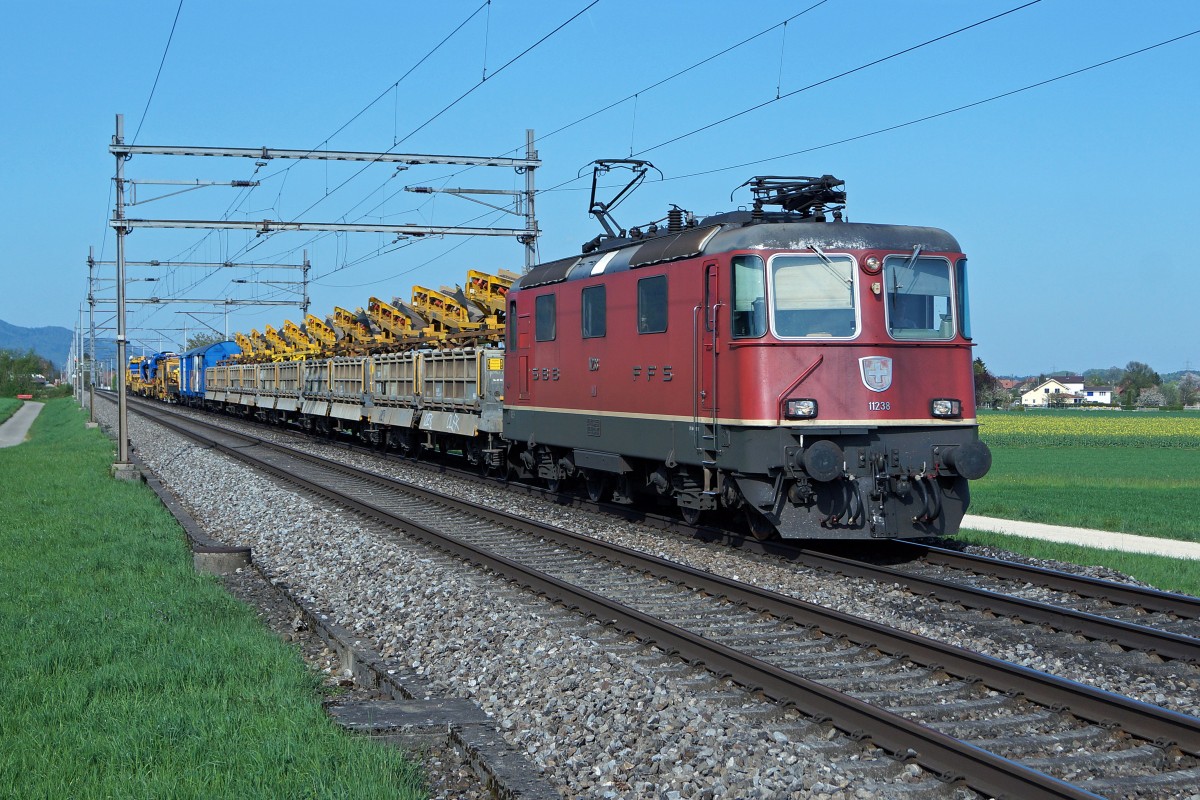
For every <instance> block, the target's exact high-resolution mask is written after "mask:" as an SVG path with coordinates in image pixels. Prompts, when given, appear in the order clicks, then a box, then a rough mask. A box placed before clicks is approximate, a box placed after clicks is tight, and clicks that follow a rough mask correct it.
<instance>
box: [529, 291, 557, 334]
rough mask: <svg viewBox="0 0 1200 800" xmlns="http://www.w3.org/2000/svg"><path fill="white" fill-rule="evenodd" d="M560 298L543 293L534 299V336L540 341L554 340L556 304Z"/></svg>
mask: <svg viewBox="0 0 1200 800" xmlns="http://www.w3.org/2000/svg"><path fill="white" fill-rule="evenodd" d="M557 299H558V298H557V297H555V296H554V295H552V294H542V295H538V296H537V297H535V298H534V301H533V316H534V322H533V338H534V339H536V340H537V341H539V342H552V341H554V337H555V306H556V300H557Z"/></svg>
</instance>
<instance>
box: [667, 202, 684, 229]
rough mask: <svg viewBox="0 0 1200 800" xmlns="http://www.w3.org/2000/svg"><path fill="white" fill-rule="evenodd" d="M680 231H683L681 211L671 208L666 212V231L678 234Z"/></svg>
mask: <svg viewBox="0 0 1200 800" xmlns="http://www.w3.org/2000/svg"><path fill="white" fill-rule="evenodd" d="M681 230H683V209H682V208H678V207H674V206H673V207H672V208H671V210H670V211H668V212H667V231H668V232H670V233H678V232H679V231H681Z"/></svg>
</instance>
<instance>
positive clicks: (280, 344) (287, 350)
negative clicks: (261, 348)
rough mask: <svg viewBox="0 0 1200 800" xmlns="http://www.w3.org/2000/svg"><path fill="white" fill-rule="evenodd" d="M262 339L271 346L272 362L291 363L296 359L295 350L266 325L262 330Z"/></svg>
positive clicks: (277, 332)
mask: <svg viewBox="0 0 1200 800" xmlns="http://www.w3.org/2000/svg"><path fill="white" fill-rule="evenodd" d="M263 338H264V339H266V340H267V342H268V343H270V345H271V360H272V361H291V360H292V359H294V358H295V357H296V355H295V348H293V347H292V345H291V343H290V342H288V341H287V340H286V339H284V338H283V336H281V335H280V334H279V331H277V330H275V329H274V328H272V327H271V326H270V325H267V326H265V327H264V328H263Z"/></svg>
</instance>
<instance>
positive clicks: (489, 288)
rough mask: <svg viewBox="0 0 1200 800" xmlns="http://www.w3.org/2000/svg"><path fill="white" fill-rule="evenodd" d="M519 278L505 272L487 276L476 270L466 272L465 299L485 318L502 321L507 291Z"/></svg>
mask: <svg viewBox="0 0 1200 800" xmlns="http://www.w3.org/2000/svg"><path fill="white" fill-rule="evenodd" d="M519 277H520V276H519V275H517V274H515V273H512V272H509V271H507V270H503V269H502V270H500V274H499V275H488V274H487V273H486V272H479V271H478V270H473V269H472V270H468V271H467V292H466V294H467V299H469V300H470V301H471V302H472V303H474V304H475V306H476V307H477V308H478V309H479V310H480V311H482V312H483V313H484V314H485V315H486V316H491V317H496V318H497V319H504V310H505V308H504V303H505V298H506V297H507V295H508V290H509V289H510V288H512V285H513V282H514V281H516V279H517V278H519Z"/></svg>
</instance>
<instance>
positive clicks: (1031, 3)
mask: <svg viewBox="0 0 1200 800" xmlns="http://www.w3.org/2000/svg"><path fill="white" fill-rule="evenodd" d="M1040 2H1042V0H1029V2H1027V3H1024V4H1022V5H1019V6H1017V7H1016V8H1010V9H1009V10H1008V11H1003V12H1001V13H999V14H995V15H993V16H991V17H988V18H987V19H981V20H979V21H978V22H973V23H971V24H970V25H967V26H965V27H962V28H959V29H958V30H953V31H950V32H949V33H943V34H942V35H941V36H936V37H934V38H932V39H928V40H926V41H924V42H921V43H920V44H915V45H913V46H912V47H906V48H904V49H903V50H898V51H896V52H895V53H892V54H891V55H888V56H884V57H882V58H877V59H875V60H874V61H870V62H868V63H866V64H862V65H860V66H857V67H854V68H853V69H848V70H846V71H845V72H840V73H838V74H837V75H832V76H830V77H828V78H825V79H823V80H819V81H817V82H816V83H810V84H809V85H807V86H802V87H801V88H799V89H793V90H792V91H790V92H785V93H784V94H782V95H779V94H778V93H777V94H776V96H775V97H773V98H771V99H770V100H766V101H764V102H762V103H758V104H757V105H754V106H751V107H750V108H746V109H743V110H742V111H739V112H737V113H736V114H730V115H729V116H727V117H723V118H722V119H719V120H716V121H715V122H710V123H708V124H707V125H702V126H701V127H699V128H696V129H695V130H691V131H688V132H687V133H682V134H680V135H678V136H675V137H674V138H671V139H667V140H666V141H665V142H659V143H658V144H656V145H654V146H653V147H647V148H645V149H644V150H639V151H638V152H637V153H636V155H639V156H640V155H645V154H646V153H649V152H651V151H653V150H657V149H658V148H660V147H666V146H667V145H669V144H674V143H675V142H678V141H681V140H683V139H686V138H688V137H690V136H695V135H696V134H697V133H701V132H702V131H706V130H708V129H710V128H715V127H716V126H718V125H723V124H724V123H726V122H729V121H730V120H734V119H737V118H738V117H743V116H745V115H746V114H749V113H751V112H752V111H758V110H759V109H761V108H765V107H766V106H769V105H771V104H772V103H778V102H779V101H780V100H786V99H787V98H789V97H794V96H796V95H798V94H800V93H801V92H807V91H808V90H809V89H815V88H816V87H818V86H823V85H825V84H827V83H830V82H832V81H836V80H838V79H839V78H844V77H846V76H847V75H853V74H854V73H856V72H861V71H862V70H864V69H868V68H870V67H874V66H877V65H879V64H882V63H884V62H885V61H891V60H892V59H893V58H899V57H900V56H902V55H905V54H907V53H911V52H913V51H914V50H920V49H921V48H923V47H928V46H929V45H931V44H934V43H936V42H940V41H942V40H943V39H949V38H950V37H951V36H956V35H958V34H960V33H963V32H964V31H969V30H971V29H972V28H978V27H979V26H980V25H986V24H987V23H989V22H994V21H995V20H998V19H1000V18H1002V17H1007V16H1008V15H1009V14H1014V13H1016V12H1018V11H1021V10H1023V9H1026V8H1029V7H1030V6H1034V5H1037V4H1038V3H1040Z"/></svg>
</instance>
